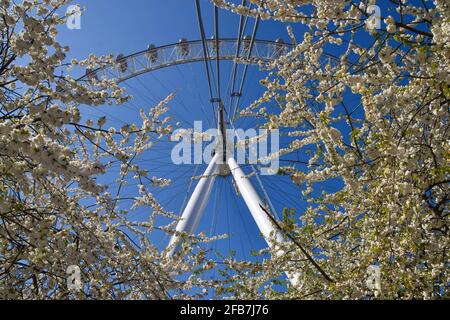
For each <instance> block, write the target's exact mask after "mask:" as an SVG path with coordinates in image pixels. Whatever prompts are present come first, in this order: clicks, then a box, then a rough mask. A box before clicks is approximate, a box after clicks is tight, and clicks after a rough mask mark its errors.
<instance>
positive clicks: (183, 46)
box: [178, 38, 189, 57]
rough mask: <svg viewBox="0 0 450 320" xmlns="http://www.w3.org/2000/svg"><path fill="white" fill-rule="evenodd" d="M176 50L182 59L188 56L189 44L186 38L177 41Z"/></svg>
mask: <svg viewBox="0 0 450 320" xmlns="http://www.w3.org/2000/svg"><path fill="white" fill-rule="evenodd" d="M178 50H179V52H180V54H181V55H182V56H183V57H186V56H188V55H189V43H188V41H187V39H186V38H181V39H180V40H179V41H178Z"/></svg>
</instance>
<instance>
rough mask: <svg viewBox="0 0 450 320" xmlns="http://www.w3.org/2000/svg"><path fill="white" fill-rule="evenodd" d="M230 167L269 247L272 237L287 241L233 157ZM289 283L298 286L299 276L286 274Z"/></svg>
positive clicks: (281, 251)
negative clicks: (263, 207) (262, 206)
mask: <svg viewBox="0 0 450 320" xmlns="http://www.w3.org/2000/svg"><path fill="white" fill-rule="evenodd" d="M227 162H228V166H229V167H230V171H231V173H232V175H233V178H234V180H235V181H236V185H237V187H238V189H239V192H240V193H241V194H242V197H243V198H244V201H245V203H246V204H247V207H248V209H249V210H250V213H251V214H252V216H253V219H254V220H255V222H256V224H257V225H258V228H259V230H260V231H261V233H262V235H263V236H264V239H265V240H266V242H267V244H268V245H269V247H272V246H273V243H272V242H271V241H270V239H271V235H272V237H273V236H275V239H276V240H277V242H283V241H286V239H285V237H284V236H283V234H282V232H281V230H279V229H278V228H277V226H276V225H275V224H274V223H273V222H272V221H271V220H270V218H269V217H268V216H267V213H266V212H264V210H263V209H261V206H260V205H262V204H263V201H262V200H261V198H260V197H259V195H258V193H257V192H256V191H255V189H254V188H253V185H252V184H251V182H250V180H249V179H248V178H247V176H246V175H245V173H244V172H243V171H242V169H241V168H240V167H239V165H238V164H237V162H236V160H234V158H233V157H230V158H228V161H227ZM282 254H285V252H284V251H283V250H281V249H279V250H278V251H277V255H282ZM286 275H287V277H288V279H289V281H290V282H291V284H292V285H293V286H297V285H298V274H297V273H295V274H292V273H288V272H287V273H286Z"/></svg>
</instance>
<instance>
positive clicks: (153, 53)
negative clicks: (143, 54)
mask: <svg viewBox="0 0 450 320" xmlns="http://www.w3.org/2000/svg"><path fill="white" fill-rule="evenodd" d="M147 57H148V59H149V60H150V61H151V62H152V63H155V62H156V61H157V60H158V50H157V49H156V46H155V45H154V44H149V45H148V47H147Z"/></svg>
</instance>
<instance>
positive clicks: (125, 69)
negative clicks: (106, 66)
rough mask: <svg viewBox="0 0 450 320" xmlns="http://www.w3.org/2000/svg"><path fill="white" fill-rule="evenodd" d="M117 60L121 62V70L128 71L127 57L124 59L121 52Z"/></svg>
mask: <svg viewBox="0 0 450 320" xmlns="http://www.w3.org/2000/svg"><path fill="white" fill-rule="evenodd" d="M116 62H118V63H119V70H120V72H126V71H127V69H128V63H127V59H124V56H123V54H119V55H118V56H117V58H116Z"/></svg>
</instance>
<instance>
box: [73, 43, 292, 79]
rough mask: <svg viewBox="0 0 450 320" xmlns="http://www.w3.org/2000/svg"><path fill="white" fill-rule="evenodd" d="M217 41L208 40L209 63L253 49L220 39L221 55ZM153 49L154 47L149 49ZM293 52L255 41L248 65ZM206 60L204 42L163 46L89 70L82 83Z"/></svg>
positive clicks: (134, 74)
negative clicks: (217, 48) (217, 47)
mask: <svg viewBox="0 0 450 320" xmlns="http://www.w3.org/2000/svg"><path fill="white" fill-rule="evenodd" d="M215 42H216V40H215V39H208V40H206V50H207V59H208V60H216V59H217V58H218V59H219V60H234V59H235V58H236V52H237V51H238V52H239V57H247V55H248V52H249V49H250V46H249V45H250V41H246V40H242V41H241V45H240V48H239V50H237V46H238V40H237V39H220V40H219V41H218V44H219V50H218V55H217V51H216V48H215V47H216V43H215ZM149 47H150V46H149ZM290 49H291V45H289V44H280V43H277V42H275V41H268V40H255V41H254V45H253V49H252V53H251V55H250V56H249V57H248V61H247V62H248V63H250V64H257V63H258V61H260V60H262V61H265V62H268V61H271V60H274V59H276V58H277V57H279V56H280V55H283V54H285V53H287V52H288V51H289V50H290ZM199 61H200V62H201V61H204V56H203V45H202V41H201V40H192V41H187V40H184V39H182V40H181V41H180V42H178V43H173V44H169V45H165V46H161V47H150V48H149V49H147V50H144V51H141V52H137V53H134V54H131V55H129V56H118V59H117V60H116V62H117V63H116V64H114V65H108V66H105V67H103V68H99V69H96V70H92V71H88V72H87V73H86V75H85V76H83V77H82V78H81V79H80V80H86V79H89V78H97V79H116V80H117V81H119V82H122V81H125V80H128V79H130V78H133V77H136V76H139V75H141V74H143V73H146V72H151V71H155V70H158V69H161V68H165V67H170V66H174V65H179V64H185V63H191V62H199Z"/></svg>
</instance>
